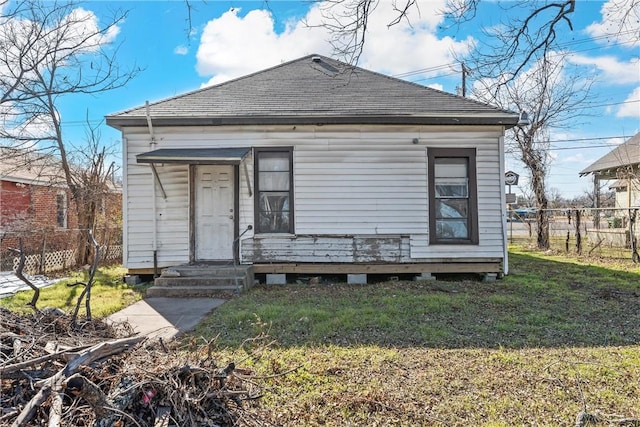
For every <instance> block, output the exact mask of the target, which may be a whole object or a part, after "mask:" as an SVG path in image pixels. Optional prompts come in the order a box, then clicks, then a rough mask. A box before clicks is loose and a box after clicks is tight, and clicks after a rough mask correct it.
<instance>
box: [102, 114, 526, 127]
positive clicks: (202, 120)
mask: <svg viewBox="0 0 640 427" xmlns="http://www.w3.org/2000/svg"><path fill="white" fill-rule="evenodd" d="M106 121H107V125H109V126H111V127H114V128H116V129H122V128H124V127H141V126H142V127H146V126H147V118H146V117H143V116H128V117H123V116H107V118H106ZM152 122H153V124H154V125H155V126H233V125H348V124H349V125H353V124H378V125H451V126H455V125H460V126H472V125H483V126H487V125H493V126H505V128H507V129H509V128H512V127H514V126H516V125H517V123H518V116H517V115H508V114H501V115H484V116H472V115H469V116H403V115H398V116H390V115H371V116H350V115H340V116H304V117H300V116H285V115H282V116H230V117H219V116H218V117H179V116H177V117H152Z"/></svg>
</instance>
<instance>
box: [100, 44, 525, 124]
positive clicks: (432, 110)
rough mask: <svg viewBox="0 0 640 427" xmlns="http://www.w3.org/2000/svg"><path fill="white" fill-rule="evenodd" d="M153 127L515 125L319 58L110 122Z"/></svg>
mask: <svg viewBox="0 0 640 427" xmlns="http://www.w3.org/2000/svg"><path fill="white" fill-rule="evenodd" d="M147 111H148V113H149V115H150V117H151V119H152V124H154V125H156V124H157V125H166V126H191V125H211V126H215V125H240V124H247V125H256V124H450V125H485V124H487V125H501V126H506V127H512V126H514V125H516V123H517V122H518V114H517V113H514V112H510V111H505V110H502V109H499V108H496V107H492V106H490V105H487V104H483V103H481V102H477V101H474V100H471V99H468V98H463V97H459V96H455V95H452V94H449V93H446V92H442V91H439V90H435V89H431V88H428V87H425V86H421V85H418V84H415V83H410V82H407V81H404V80H400V79H396V78H393V77H389V76H385V75H383V74H379V73H375V72H372V71H368V70H365V69H362V68H359V67H353V66H350V65H348V64H345V63H343V62H340V61H336V60H333V59H330V58H327V57H324V56H320V55H309V56H305V57H303V58H300V59H297V60H294V61H291V62H287V63H284V64H281V65H278V66H276V67H273V68H269V69H267V70H263V71H259V72H257V73H253V74H250V75H247V76H244V77H240V78H237V79H235V80H231V81H228V82H225V83H221V84H218V85H215V86H211V87H207V88H204V89H200V90H196V91H193V92H188V93H185V94H182V95H179V96H175V97H172V98H169V99H165V100H162V101H159V102H155V103H152V104H149V105H148V108H147V106H146V105H145V106H140V107H137V108H133V109H130V110H126V111H123V112H120V113H115V114H112V115H109V116H107V124H109V125H110V126H113V127H116V128H122V127H126V126H147Z"/></svg>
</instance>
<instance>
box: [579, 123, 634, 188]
mask: <svg viewBox="0 0 640 427" xmlns="http://www.w3.org/2000/svg"><path fill="white" fill-rule="evenodd" d="M638 164H640V132H639V133H637V134H635V135H634V136H632V137H631V138H630V139H629V140H627V141H626V142H624V143H623V144H620V145H618V146H617V147H616V148H614V149H613V150H611V151H609V152H608V153H607V154H605V155H604V156H602V157H600V158H599V159H598V160H596V161H595V162H593V163H592V164H590V165H589V166H587V167H586V168H584V169H583V170H582V171H581V172H580V176H583V175H588V174H590V173H593V174H598V175H608V176H611V177H612V178H615V177H616V172H617V170H618V169H619V168H620V167H623V166H637V165H638Z"/></svg>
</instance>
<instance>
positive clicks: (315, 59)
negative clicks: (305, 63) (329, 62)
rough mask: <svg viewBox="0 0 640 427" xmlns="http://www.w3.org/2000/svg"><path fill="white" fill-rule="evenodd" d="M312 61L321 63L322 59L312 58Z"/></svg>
mask: <svg viewBox="0 0 640 427" xmlns="http://www.w3.org/2000/svg"><path fill="white" fill-rule="evenodd" d="M311 60H312V61H313V62H320V61H322V58H320V57H319V56H312V57H311Z"/></svg>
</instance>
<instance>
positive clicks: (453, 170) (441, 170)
mask: <svg viewBox="0 0 640 427" xmlns="http://www.w3.org/2000/svg"><path fill="white" fill-rule="evenodd" d="M434 173H435V177H436V178H466V177H467V176H468V174H467V159H461V158H446V157H444V158H436V159H435V166H434Z"/></svg>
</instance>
